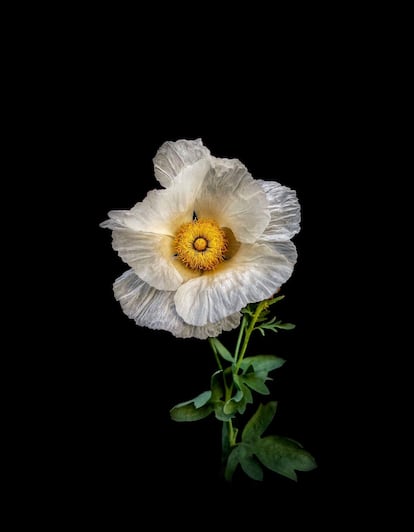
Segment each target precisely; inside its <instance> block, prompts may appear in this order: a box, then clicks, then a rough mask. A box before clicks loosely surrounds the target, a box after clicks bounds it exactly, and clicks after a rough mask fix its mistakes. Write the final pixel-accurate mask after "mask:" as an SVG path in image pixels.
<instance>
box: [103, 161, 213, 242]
mask: <svg viewBox="0 0 414 532" xmlns="http://www.w3.org/2000/svg"><path fill="white" fill-rule="evenodd" d="M208 171H209V166H208V165H207V162H206V161H199V162H197V163H195V164H194V165H193V166H192V167H191V168H188V169H186V170H185V172H186V173H187V172H188V175H187V176H186V178H185V179H178V180H177V181H176V182H174V184H173V185H171V186H170V187H169V188H167V189H165V190H151V191H150V192H148V194H147V196H146V198H145V199H144V200H143V201H140V202H138V203H137V204H136V205H134V207H132V209H131V210H129V211H128V210H124V211H110V212H109V213H108V216H109V219H108V220H105V221H104V222H102V223H101V224H100V227H103V228H107V229H118V228H121V227H124V228H125V227H126V228H129V229H132V230H134V231H144V232H148V233H158V234H164V235H169V236H174V235H175V233H176V232H177V230H178V228H179V227H180V226H181V225H182V224H183V223H185V222H190V221H191V220H192V218H193V212H194V205H195V201H196V197H197V194H198V191H199V189H200V187H201V185H202V182H203V180H204V178H205V176H206V174H207V173H208Z"/></svg>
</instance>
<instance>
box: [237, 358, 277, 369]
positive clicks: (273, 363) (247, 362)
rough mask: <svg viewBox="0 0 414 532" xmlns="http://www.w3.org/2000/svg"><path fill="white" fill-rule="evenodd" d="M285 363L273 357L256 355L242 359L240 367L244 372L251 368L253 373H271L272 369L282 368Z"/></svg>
mask: <svg viewBox="0 0 414 532" xmlns="http://www.w3.org/2000/svg"><path fill="white" fill-rule="evenodd" d="M285 362H286V360H285V359H283V358H280V357H277V356H274V355H257V356H254V357H246V358H244V359H243V360H242V363H241V364H240V367H241V369H242V370H244V371H245V370H247V369H248V367H249V366H253V369H254V370H255V371H272V370H273V369H277V368H280V367H281V366H283V364H284V363H285Z"/></svg>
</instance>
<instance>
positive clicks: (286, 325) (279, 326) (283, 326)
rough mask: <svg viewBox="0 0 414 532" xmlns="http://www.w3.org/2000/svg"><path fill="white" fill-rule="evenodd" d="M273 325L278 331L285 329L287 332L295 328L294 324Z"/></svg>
mask: <svg viewBox="0 0 414 532" xmlns="http://www.w3.org/2000/svg"><path fill="white" fill-rule="evenodd" d="M275 325H276V327H277V328H278V329H286V330H287V331H290V330H291V329H294V328H295V327H296V325H295V324H294V323H276V324H275Z"/></svg>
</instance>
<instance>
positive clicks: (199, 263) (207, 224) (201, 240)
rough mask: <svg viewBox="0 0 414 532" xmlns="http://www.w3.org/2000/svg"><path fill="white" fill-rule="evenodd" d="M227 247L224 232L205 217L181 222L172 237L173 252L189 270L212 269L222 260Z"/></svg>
mask: <svg viewBox="0 0 414 532" xmlns="http://www.w3.org/2000/svg"><path fill="white" fill-rule="evenodd" d="M227 249H228V240H227V238H226V233H225V232H224V230H223V229H221V228H220V227H219V226H218V225H217V223H216V222H215V221H214V220H210V219H207V218H206V219H203V218H200V219H195V220H193V221H192V222H188V223H185V224H183V225H182V226H181V227H180V228H179V229H178V231H177V233H176V235H175V238H174V252H175V254H176V256H177V257H178V258H179V259H180V260H181V262H182V263H183V264H184V265H185V266H187V268H190V270H201V271H205V270H214V269H215V268H216V267H217V266H218V265H219V264H220V263H221V262H223V260H224V255H225V253H226V251H227Z"/></svg>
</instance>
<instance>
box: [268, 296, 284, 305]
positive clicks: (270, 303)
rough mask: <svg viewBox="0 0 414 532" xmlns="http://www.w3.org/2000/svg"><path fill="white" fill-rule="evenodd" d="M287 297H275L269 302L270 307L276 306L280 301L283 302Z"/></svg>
mask: <svg viewBox="0 0 414 532" xmlns="http://www.w3.org/2000/svg"><path fill="white" fill-rule="evenodd" d="M284 298H285V296H277V297H274V298H273V299H269V301H268V302H267V304H268V305H274V304H275V303H277V302H278V301H281V300H282V299H284Z"/></svg>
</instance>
